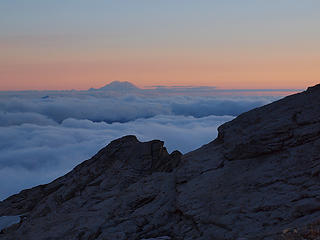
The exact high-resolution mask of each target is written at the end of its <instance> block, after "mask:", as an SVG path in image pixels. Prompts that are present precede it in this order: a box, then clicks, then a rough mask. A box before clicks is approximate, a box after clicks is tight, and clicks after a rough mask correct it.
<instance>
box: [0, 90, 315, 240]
mask: <svg viewBox="0 0 320 240" xmlns="http://www.w3.org/2000/svg"><path fill="white" fill-rule="evenodd" d="M218 131H219V134H218V137H217V138H216V139H215V140H214V141H212V142H210V143H208V144H207V145H204V146H203V147H201V148H199V149H197V150H195V151H193V152H190V153H187V154H185V155H182V154H181V153H180V152H178V151H174V152H173V153H171V154H169V153H168V152H167V150H166V148H165V147H164V143H163V142H161V141H159V140H154V141H150V142H139V141H138V140H137V138H136V137H134V136H126V137H123V138H120V139H118V140H115V141H113V142H111V143H110V144H109V145H108V146H107V147H105V148H103V149H102V150H100V151H99V152H98V153H97V154H96V155H95V156H94V157H92V158H91V159H89V160H87V161H84V162H83V163H82V164H80V165H78V166H77V167H75V168H74V169H73V170H72V171H71V172H69V173H68V174H66V175H65V176H63V177H60V178H58V179H56V180H55V181H53V182H51V183H49V184H46V185H40V186H37V187H35V188H32V189H27V190H24V191H22V192H20V193H19V194H16V195H13V196H11V197H9V198H7V199H6V200H4V201H2V202H0V216H17V215H19V216H20V222H18V223H15V224H13V225H11V226H8V227H6V228H4V229H2V231H1V234H0V239H26V240H28V239H107V240H109V239H110V240H114V239H119V240H122V239H123V240H127V239H128V240H142V239H158V240H160V239H169V240H175V239H177V240H179V239H181V240H182V239H203V240H205V239H213V240H220V239H248V240H249V239H317V237H319V236H320V228H319V226H320V184H319V183H320V85H317V86H314V87H311V88H308V90H307V91H305V92H302V93H299V94H295V95H292V96H289V97H286V98H283V99H281V100H279V101H276V102H274V103H271V104H269V105H266V106H264V107H261V108H257V109H254V110H252V111H249V112H247V113H244V114H242V115H240V116H238V117H237V118H236V119H234V120H233V121H231V122H228V123H225V124H223V125H222V126H220V127H219V129H218ZM317 234H318V235H317Z"/></svg>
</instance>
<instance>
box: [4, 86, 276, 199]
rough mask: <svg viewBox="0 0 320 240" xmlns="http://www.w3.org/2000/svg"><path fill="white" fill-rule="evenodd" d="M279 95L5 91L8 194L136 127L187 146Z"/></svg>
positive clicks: (146, 136) (174, 145) (171, 145)
mask: <svg viewBox="0 0 320 240" xmlns="http://www.w3.org/2000/svg"><path fill="white" fill-rule="evenodd" d="M274 99H276V98H274V97H225V96H222V97H221V96H220V97H208V96H206V97H204V96H192V97H190V96H166V97H164V96H140V95H125V96H109V95H101V94H100V93H99V92H97V93H95V92H94V93H92V92H90V91H88V92H67V93H65V92H51V93H49V95H48V93H47V92H29V93H25V92H24V93H23V92H21V93H14V94H13V93H0V199H3V198H5V197H8V196H9V195H11V194H14V193H17V192H18V191H20V190H22V189H24V188H29V187H32V186H34V185H37V184H42V183H47V182H49V181H51V180H53V179H55V178H57V177H59V176H61V175H63V174H65V173H66V172H68V171H70V170H71V169H72V168H73V167H75V166H76V165H77V164H79V163H80V162H82V161H83V160H85V159H88V158H90V157H91V156H93V155H94V154H95V153H96V152H97V151H98V150H99V149H100V148H102V147H104V146H105V145H106V144H108V143H109V142H110V141H111V140H113V139H115V138H118V137H121V136H124V135H128V134H134V135H137V137H138V138H139V140H141V141H147V140H152V139H160V140H163V141H165V145H166V147H167V148H168V150H169V151H170V152H171V151H173V150H175V149H178V150H180V151H182V152H184V153H186V152H188V151H191V150H194V149H196V148H198V147H200V146H201V145H203V144H205V143H208V142H210V141H212V140H213V139H214V138H215V137H216V135H217V127H218V126H219V125H221V124H222V123H224V122H226V121H229V120H232V119H233V118H234V117H235V116H236V115H238V114H240V113H242V112H244V111H247V110H249V109H252V108H254V107H258V106H261V105H263V104H266V103H269V102H271V101H273V100H274Z"/></svg>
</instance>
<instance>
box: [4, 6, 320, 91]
mask: <svg viewBox="0 0 320 240" xmlns="http://www.w3.org/2000/svg"><path fill="white" fill-rule="evenodd" d="M319 22H320V1H318V0H303V1H301V0H268V1H267V0H265V1H256V0H241V1H239V0H226V1H215V0H201V1H195V0H183V1H182V0H170V1H169V0H161V1H160V0H158V1H150V0H135V1H132V0H121V1H119V0H109V1H108V0H105V1H98V0H92V1H87V0H68V1H63V0H56V1H49V0H1V2H0V53H1V54H0V90H30V89H37V90H44V89H48V90H53V89H57V90H59V89H60V90H61V89H78V90H81V89H82V90H83V89H89V88H90V87H101V86H103V85H105V84H106V83H108V82H111V81H114V80H119V81H130V82H132V83H134V84H136V85H137V86H139V87H146V86H152V85H168V86H172V85H192V86H216V87H218V88H224V89H241V88H245V89H250V88H253V89H257V88H268V89H277V88H296V89H304V88H306V87H307V86H310V85H314V84H316V83H318V82H319V80H320V77H319V75H320V68H319V66H320V45H319V42H320V28H319Z"/></svg>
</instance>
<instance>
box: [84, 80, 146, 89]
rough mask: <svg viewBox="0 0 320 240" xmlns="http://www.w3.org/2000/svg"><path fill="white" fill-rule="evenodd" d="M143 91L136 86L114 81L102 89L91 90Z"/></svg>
mask: <svg viewBox="0 0 320 240" xmlns="http://www.w3.org/2000/svg"><path fill="white" fill-rule="evenodd" d="M139 90H141V89H140V88H138V87H137V86H135V85H134V84H132V83H130V82H127V81H124V82H120V81H113V82H111V83H109V84H107V85H105V86H103V87H101V88H90V89H89V91H113V92H132V91H139Z"/></svg>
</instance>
